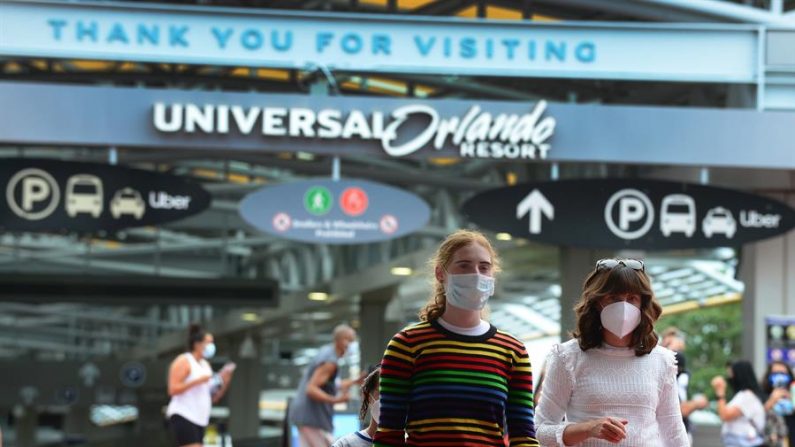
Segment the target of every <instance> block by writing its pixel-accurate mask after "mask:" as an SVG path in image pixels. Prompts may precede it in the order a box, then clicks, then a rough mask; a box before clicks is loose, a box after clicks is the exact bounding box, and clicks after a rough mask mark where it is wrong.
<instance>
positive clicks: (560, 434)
mask: <svg viewBox="0 0 795 447" xmlns="http://www.w3.org/2000/svg"><path fill="white" fill-rule="evenodd" d="M572 424H574V422H564V423H562V424H560V426H559V427H558V430H557V431H556V432H555V439H556V441H558V445H559V446H563V447H571V446H569V445H567V444H564V443H563V432H564V431H566V427H568V426H569V425H572Z"/></svg>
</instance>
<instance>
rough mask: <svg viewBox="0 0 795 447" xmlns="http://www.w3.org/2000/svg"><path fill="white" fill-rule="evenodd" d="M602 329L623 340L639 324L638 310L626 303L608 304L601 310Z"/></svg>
mask: <svg viewBox="0 0 795 447" xmlns="http://www.w3.org/2000/svg"><path fill="white" fill-rule="evenodd" d="M601 319H602V327H604V328H605V329H607V330H608V331H610V332H612V333H613V334H615V335H616V336H617V337H618V338H624V337H625V336H626V335H627V334H629V333H632V331H634V330H635V328H636V327H638V325H639V324H640V309H638V308H637V307H635V306H633V305H632V304H629V303H628V302H626V301H619V302H617V303H613V304H609V305H607V306H605V308H604V309H602V314H601Z"/></svg>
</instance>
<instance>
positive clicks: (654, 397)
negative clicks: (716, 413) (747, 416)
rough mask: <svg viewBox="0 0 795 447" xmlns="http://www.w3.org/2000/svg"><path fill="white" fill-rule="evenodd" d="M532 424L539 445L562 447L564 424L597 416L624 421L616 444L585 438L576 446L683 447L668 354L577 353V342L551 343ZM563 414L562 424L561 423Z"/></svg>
mask: <svg viewBox="0 0 795 447" xmlns="http://www.w3.org/2000/svg"><path fill="white" fill-rule="evenodd" d="M545 368H546V374H545V378H544V382H543V384H542V387H541V400H540V402H539V406H538V408H537V409H536V414H535V422H536V428H537V434H538V440H539V441H540V442H541V445H542V446H564V445H565V444H563V430H564V429H565V428H566V426H567V425H569V424H573V423H575V422H584V421H588V420H592V419H599V418H603V417H616V418H621V419H626V420H628V421H629V423H628V424H627V425H626V430H627V437H626V439H624V440H623V441H622V442H620V443H618V444H612V443H610V442H608V441H604V440H601V439H595V438H589V439H587V440H585V441H583V442H582V443H580V444H577V445H578V446H582V447H597V446H598V447H602V446H611V447H612V446H627V447H628V446H632V447H658V446H665V447H686V446H688V445H689V444H688V438H687V433H686V432H685V426H684V423H683V422H682V413H681V410H680V407H679V397H678V394H677V386H676V358H675V357H674V354H673V352H671V351H669V350H668V349H665V348H662V347H655V348H654V350H652V352H651V353H649V354H648V355H644V356H641V357H637V356H635V352H634V351H633V350H631V349H629V348H613V347H607V346H605V347H602V348H594V349H589V350H588V351H585V352H583V351H582V350H581V349H580V346H579V344H578V343H577V340H570V341H567V342H565V343H562V344H559V345H555V346H554V347H553V348H552V351H551V352H550V353H549V356H548V357H547V361H546V366H545ZM564 416H565V422H564Z"/></svg>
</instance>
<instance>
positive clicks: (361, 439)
mask: <svg viewBox="0 0 795 447" xmlns="http://www.w3.org/2000/svg"><path fill="white" fill-rule="evenodd" d="M380 379H381V369H380V368H375V369H374V370H373V371H372V372H371V373H370V374H369V375H368V376H367V378H365V379H364V383H363V384H362V407H361V408H360V409H359V417H360V418H361V420H362V421H364V420H365V418H367V413H368V412H369V413H370V425H368V426H367V428H365V429H364V430H359V431H357V432H354V433H351V434H348V435H345V436H343V437H342V438H340V439H338V440H337V441H336V442H335V443H334V444H332V445H331V447H369V446H371V445H373V436H375V432H376V430H378V416H379V415H380V414H381V403H380V402H379V400H378V398H379V394H378V386H379V383H380Z"/></svg>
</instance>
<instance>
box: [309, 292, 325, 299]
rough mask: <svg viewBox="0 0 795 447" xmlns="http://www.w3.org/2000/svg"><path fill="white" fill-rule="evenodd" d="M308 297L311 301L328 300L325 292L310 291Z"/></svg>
mask: <svg viewBox="0 0 795 447" xmlns="http://www.w3.org/2000/svg"><path fill="white" fill-rule="evenodd" d="M308 298H309V299H310V300H312V301H326V300H328V293H326V292H310V293H309V295H308Z"/></svg>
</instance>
